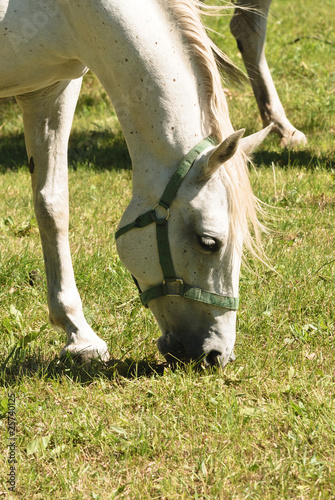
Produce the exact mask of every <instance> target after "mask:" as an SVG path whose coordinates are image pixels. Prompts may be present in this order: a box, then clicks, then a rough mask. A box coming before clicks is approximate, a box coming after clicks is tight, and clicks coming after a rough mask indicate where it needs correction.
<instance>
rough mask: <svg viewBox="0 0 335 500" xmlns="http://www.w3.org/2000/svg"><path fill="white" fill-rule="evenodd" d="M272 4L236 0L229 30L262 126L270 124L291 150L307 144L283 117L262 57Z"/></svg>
mask: <svg viewBox="0 0 335 500" xmlns="http://www.w3.org/2000/svg"><path fill="white" fill-rule="evenodd" d="M271 2H272V0H236V1H235V2H234V3H235V5H236V8H235V12H234V15H233V18H232V20H231V22H230V30H231V32H232V34H233V35H234V37H235V38H236V41H237V45H238V48H239V50H240V52H241V55H242V58H243V62H244V64H245V67H246V70H247V72H248V75H249V78H250V82H251V85H252V88H253V91H254V94H255V97H256V101H257V104H258V108H259V111H260V114H261V118H262V121H263V125H264V126H267V125H269V124H270V123H273V128H272V131H273V132H276V133H277V134H278V136H279V137H280V139H281V145H282V146H284V147H285V146H288V147H294V146H299V145H303V144H306V142H307V139H306V136H305V134H304V133H303V132H300V130H297V129H296V128H295V127H294V126H293V125H292V124H291V123H290V121H289V120H288V118H287V117H286V114H285V111H284V108H283V106H282V104H281V102H280V99H279V97H278V93H277V90H276V87H275V84H274V83H273V79H272V76H271V73H270V70H269V66H268V63H267V60H266V57H265V37H266V28H267V17H268V13H269V9H270V5H271Z"/></svg>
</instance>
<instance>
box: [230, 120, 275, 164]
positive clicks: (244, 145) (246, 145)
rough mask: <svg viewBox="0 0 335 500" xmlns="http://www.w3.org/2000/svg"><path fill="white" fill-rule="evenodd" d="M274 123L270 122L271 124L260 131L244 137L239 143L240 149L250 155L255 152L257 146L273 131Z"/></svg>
mask: <svg viewBox="0 0 335 500" xmlns="http://www.w3.org/2000/svg"><path fill="white" fill-rule="evenodd" d="M273 125H274V124H273V123H270V125H268V126H267V127H265V128H263V129H262V130H260V131H259V132H256V134H252V135H248V136H247V137H243V139H241V141H240V144H239V146H240V149H241V150H242V151H243V153H244V154H246V155H247V156H249V155H250V154H251V153H252V152H253V150H254V149H255V148H257V147H258V146H259V145H260V144H261V142H263V141H264V139H265V137H266V136H267V135H268V133H269V132H271V129H272V127H273Z"/></svg>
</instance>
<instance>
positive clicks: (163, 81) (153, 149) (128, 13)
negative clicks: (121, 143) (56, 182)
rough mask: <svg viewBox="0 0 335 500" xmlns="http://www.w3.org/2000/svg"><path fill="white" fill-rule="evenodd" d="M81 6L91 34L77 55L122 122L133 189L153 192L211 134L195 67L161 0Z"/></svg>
mask: <svg viewBox="0 0 335 500" xmlns="http://www.w3.org/2000/svg"><path fill="white" fill-rule="evenodd" d="M81 5H82V10H81V11H78V16H77V18H78V17H79V18H80V23H81V24H82V23H85V24H86V26H87V29H86V30H85V29H83V27H82V29H81V33H83V32H84V33H86V35H84V36H86V37H88V40H86V41H87V42H88V43H86V44H85V47H84V51H83V53H82V56H81V57H82V58H83V59H84V62H85V64H87V66H88V67H90V68H91V69H92V70H93V71H94V73H96V74H97V76H98V78H99V79H100V81H101V83H102V84H103V86H104V87H105V89H106V91H107V92H108V94H109V95H110V97H111V100H112V103H113V105H114V108H115V110H116V113H117V116H118V118H119V121H120V123H121V127H122V130H123V132H124V135H125V138H126V141H127V145H128V148H129V151H130V155H131V158H132V163H133V194H134V196H135V197H136V196H141V195H143V193H147V194H148V196H149V197H150V195H151V194H152V195H153V196H155V197H156V196H157V194H159V193H161V189H162V186H165V184H166V181H167V179H168V178H169V177H170V175H171V171H172V170H173V169H174V168H175V167H176V165H177V164H178V163H179V162H180V160H181V159H182V158H183V156H184V155H185V154H186V153H187V152H188V151H189V150H190V149H191V148H192V147H193V146H194V145H195V144H197V143H198V142H199V141H200V140H201V139H202V138H203V137H204V136H206V135H208V134H209V132H210V130H209V127H208V126H207V125H206V122H205V120H204V115H205V113H203V110H204V102H205V99H204V96H202V95H201V94H202V88H203V86H202V79H201V76H200V72H199V70H198V68H197V66H196V64H194V63H193V62H192V60H191V57H190V55H189V50H188V47H187V46H186V42H185V41H184V40H183V38H182V36H181V34H180V30H179V28H178V27H177V26H176V25H175V23H173V22H172V21H171V19H170V18H169V15H168V13H167V11H166V8H165V7H164V2H160V1H159V0H145V2H138V0H128V1H127V2H121V1H120V2H114V1H113V2H111V1H110V2H106V1H104V2H94V9H93V8H92V2H90V1H88V0H86V2H83V3H82V4H81ZM74 8H75V7H74ZM83 14H84V16H83ZM92 19H94V22H93V25H94V29H93V28H92V26H89V24H88V23H89V20H90V21H91V24H92Z"/></svg>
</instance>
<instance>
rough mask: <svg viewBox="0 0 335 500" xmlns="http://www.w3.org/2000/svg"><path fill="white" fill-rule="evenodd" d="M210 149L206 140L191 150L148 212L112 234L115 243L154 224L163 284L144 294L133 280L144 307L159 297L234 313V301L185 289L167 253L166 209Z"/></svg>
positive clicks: (224, 296)
mask: <svg viewBox="0 0 335 500" xmlns="http://www.w3.org/2000/svg"><path fill="white" fill-rule="evenodd" d="M213 145H215V141H214V140H213V139H212V138H211V137H208V138H207V139H204V140H202V141H201V142H200V143H199V144H197V145H196V146H195V147H194V148H193V149H191V151H190V152H189V153H188V154H187V155H186V156H185V158H184V159H183V160H182V162H181V163H180V164H179V166H178V168H177V170H176V171H175V172H174V174H173V175H172V177H171V179H170V181H169V183H168V184H167V186H166V188H165V190H164V192H163V194H162V196H161V198H160V200H159V202H158V203H157V204H156V205H155V206H154V207H153V208H152V209H151V210H149V211H148V212H145V213H144V214H142V215H140V216H139V217H137V218H136V219H135V220H134V221H133V222H131V223H130V224H127V225H126V226H124V227H121V228H120V229H118V230H117V231H116V233H115V238H116V239H117V238H119V237H120V236H122V235H123V234H125V233H127V232H128V231H130V230H132V229H136V228H143V227H146V226H148V225H150V224H153V223H155V224H156V238H157V247H158V254H159V262H160V265H161V268H162V272H163V276H164V279H163V282H162V283H161V284H159V285H156V286H153V287H151V288H149V289H148V290H146V291H145V292H142V291H141V289H140V287H139V285H138V282H137V280H136V278H135V277H134V276H133V278H134V281H135V284H136V286H137V288H138V290H139V292H140V299H141V302H142V304H143V305H144V306H145V307H148V303H149V302H150V301H151V300H153V299H157V298H159V297H172V296H179V297H185V298H187V299H192V300H196V301H198V302H203V303H205V304H210V305H213V306H217V307H222V308H224V309H230V310H233V311H236V310H237V309H238V298H237V297H227V296H226V295H221V294H217V293H214V292H210V291H207V290H204V289H202V288H199V287H196V286H193V285H189V284H187V283H185V282H184V281H183V279H181V278H179V277H177V275H176V272H175V269H174V265H173V260H172V255H171V250H170V243H169V232H168V220H169V217H170V206H171V204H172V202H173V200H174V198H175V196H176V194H177V191H178V189H179V187H180V185H181V183H182V182H183V180H184V178H185V177H186V175H187V173H188V172H189V170H190V169H191V167H192V165H193V163H194V161H195V160H196V159H197V157H198V156H199V154H200V153H201V152H202V151H204V150H205V149H207V148H208V147H210V146H213ZM158 207H162V208H163V214H162V208H160V210H159V212H160V216H159V215H158V210H157V209H158Z"/></svg>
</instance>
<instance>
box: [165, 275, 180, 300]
mask: <svg viewBox="0 0 335 500" xmlns="http://www.w3.org/2000/svg"><path fill="white" fill-rule="evenodd" d="M163 289H164V295H165V296H167V297H178V296H181V297H182V296H183V291H184V281H183V280H182V279H179V278H176V279H173V278H172V279H166V280H164V281H163Z"/></svg>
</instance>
